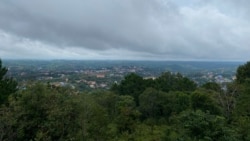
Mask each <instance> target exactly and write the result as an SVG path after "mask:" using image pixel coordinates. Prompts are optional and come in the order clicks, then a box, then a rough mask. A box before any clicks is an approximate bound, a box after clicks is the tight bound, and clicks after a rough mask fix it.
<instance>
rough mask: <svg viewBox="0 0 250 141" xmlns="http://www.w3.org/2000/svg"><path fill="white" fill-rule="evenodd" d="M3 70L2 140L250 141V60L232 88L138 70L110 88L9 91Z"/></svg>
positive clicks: (46, 87) (40, 85)
mask: <svg viewBox="0 0 250 141" xmlns="http://www.w3.org/2000/svg"><path fill="white" fill-rule="evenodd" d="M1 70H2V71H1V72H4V73H1V74H2V75H1V85H2V86H1V87H0V91H1V93H0V95H4V97H6V95H7V96H8V95H9V96H8V97H7V98H8V99H7V98H3V99H2V103H1V108H0V140H6V141H12V140H13V141H23V140H34V141H50V140H77V141H78V140H83V141H161V140H163V141H165V140H166V141H249V140H250V108H249V107H250V104H249V101H250V81H249V80H250V75H249V72H250V63H249V62H248V63H246V64H245V65H242V66H240V67H239V68H238V70H237V74H236V75H237V78H238V79H236V81H234V82H232V83H229V84H228V85H227V89H226V90H222V89H221V87H220V85H218V84H216V83H211V82H209V83H206V84H204V85H202V86H200V87H198V86H196V84H195V83H194V82H193V81H191V80H190V79H188V78H186V77H184V76H182V75H181V74H179V73H177V74H176V73H170V72H166V73H163V74H162V75H160V76H159V77H158V78H156V79H154V80H153V79H143V78H142V77H141V76H139V75H137V74H133V73H132V74H129V75H127V76H126V77H125V78H124V80H122V81H121V83H119V84H115V85H113V87H112V88H111V89H110V90H106V91H94V92H88V93H87V92H83V93H79V92H77V91H76V90H72V89H70V88H67V87H51V85H47V84H43V83H37V84H30V85H29V86H28V87H27V88H26V89H24V90H18V91H16V87H10V88H11V89H10V90H11V91H6V90H5V89H6V88H9V86H8V84H9V83H2V81H3V82H4V81H7V80H9V79H8V78H5V77H4V75H5V74H6V71H7V70H6V69H5V68H2V66H1ZM12 81H13V80H11V82H12ZM2 91H6V93H2Z"/></svg>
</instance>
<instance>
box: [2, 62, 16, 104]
mask: <svg viewBox="0 0 250 141" xmlns="http://www.w3.org/2000/svg"><path fill="white" fill-rule="evenodd" d="M7 72H8V69H7V68H6V67H3V66H2V60H1V59H0V104H3V103H6V102H7V99H8V97H9V95H10V94H12V93H14V92H16V91H17V82H16V81H15V80H13V79H12V78H8V77H6V74H7Z"/></svg>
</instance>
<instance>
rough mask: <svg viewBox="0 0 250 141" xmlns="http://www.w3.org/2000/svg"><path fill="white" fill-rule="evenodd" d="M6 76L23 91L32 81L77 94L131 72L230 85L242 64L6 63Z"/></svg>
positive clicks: (104, 87)
mask: <svg viewBox="0 0 250 141" xmlns="http://www.w3.org/2000/svg"><path fill="white" fill-rule="evenodd" d="M4 62H5V64H4V66H6V67H7V68H8V69H9V71H8V76H11V77H13V78H15V79H16V80H17V81H18V82H19V86H20V88H23V89H25V88H26V86H27V85H29V84H32V83H33V82H42V83H47V84H49V85H50V86H52V87H70V88H72V89H77V90H80V91H86V90H93V89H109V88H110V87H111V86H112V85H113V84H115V83H119V82H120V81H121V80H122V79H123V78H124V76H126V75H127V74H130V73H136V74H139V75H141V76H142V77H143V78H144V79H155V78H157V77H158V76H159V75H161V74H162V73H163V72H166V71H169V72H171V73H181V74H182V75H184V76H186V77H188V78H190V79H192V80H193V81H195V82H196V83H197V84H198V85H202V84H204V83H206V82H216V83H218V84H221V85H222V86H223V84H226V83H230V82H232V81H233V80H235V79H236V77H235V73H236V69H237V67H238V66H239V65H241V64H243V63H241V62H184V61H183V62H181V61H69V60H67V61H65V60H54V61H32V60H6V61H4Z"/></svg>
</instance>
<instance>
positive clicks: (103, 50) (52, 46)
mask: <svg viewBox="0 0 250 141" xmlns="http://www.w3.org/2000/svg"><path fill="white" fill-rule="evenodd" d="M232 3H236V2H235V1H233V0H230V1H220V2H218V1H215V0H211V1H209V0H190V1H189V2H187V1H185V2H184V1H181V0H119V1H117V0H105V1H103V0H74V1H68V0H52V1H51V0H41V1H32V0H18V1H15V0H2V1H0V17H1V20H0V30H2V31H3V32H6V33H8V34H12V35H13V36H17V38H15V40H17V39H22V38H25V39H29V40H31V42H40V43H41V44H43V45H44V48H43V49H44V50H45V51H48V52H49V50H56V51H60V50H64V51H69V53H68V54H67V53H66V54H67V55H66V54H65V55H66V56H70V55H75V56H78V55H79V56H78V57H79V58H80V56H81V55H80V54H79V53H83V54H84V53H85V52H89V54H90V55H89V56H90V57H91V55H92V56H95V57H100V58H101V57H102V55H103V54H104V55H108V56H110V58H119V56H121V55H122V53H125V55H124V56H127V57H130V58H133V57H134V58H146V59H147V58H149V59H150V58H152V59H157V58H158V59H164V58H165V59H171V58H176V59H178V58H181V59H185V58H187V59H213V58H216V59H223V58H224V59H230V58H231V59H248V56H247V55H237V54H236V55H231V52H237V53H238V54H241V53H242V54H245V51H249V49H248V47H247V45H249V43H250V41H248V39H249V35H250V34H249V33H250V25H249V20H247V19H246V18H242V17H237V16H241V15H242V13H244V12H247V8H245V10H240V11H237V10H233V12H230V11H231V9H232V8H234V9H235V8H237V7H234V5H233V4H232ZM246 3H247V1H244V0H240V1H239V2H238V3H237V4H238V6H239V7H247V6H246ZM222 4H225V5H224V7H223V6H221V5H222ZM18 37H19V38H18ZM12 40H14V39H12ZM12 42H13V41H12ZM16 42H18V41H16ZM19 42H21V41H19ZM8 44H11V43H8ZM23 44H24V46H25V43H23ZM2 46H3V45H2ZM32 46H37V45H34V44H32ZM41 46H42V45H40V48H41ZM0 47H1V46H0ZM14 47H16V48H17V46H14ZM37 48H39V46H38V47H37ZM77 48H78V49H80V50H81V49H82V51H80V50H78V49H77ZM19 49H20V50H24V48H23V47H20V46H19ZM29 49H30V50H32V49H31V48H29ZM72 49H75V50H77V51H75V52H74V50H72ZM10 50H11V49H9V50H8V51H9V52H10ZM41 50H42V49H41ZM119 51H120V52H121V53H119ZM5 52H7V51H5ZM20 52H21V51H20ZM91 52H92V53H91ZM114 52H115V53H114ZM33 53H34V54H36V52H33ZM2 54H3V53H2ZM2 54H1V53H0V55H2ZM47 54H49V53H47ZM53 55H55V56H57V55H56V54H53V53H51V56H53ZM229 55H231V57H230V56H229ZM42 56H43V55H41V57H42ZM242 56H244V58H242Z"/></svg>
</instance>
